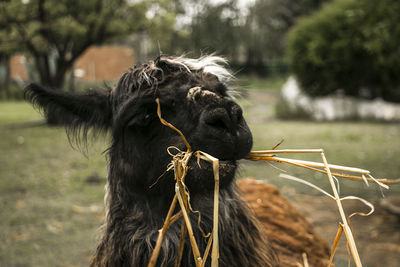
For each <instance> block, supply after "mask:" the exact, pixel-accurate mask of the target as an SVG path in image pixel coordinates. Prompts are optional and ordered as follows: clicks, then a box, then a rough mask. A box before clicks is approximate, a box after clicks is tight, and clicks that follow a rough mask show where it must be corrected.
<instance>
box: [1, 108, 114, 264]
mask: <svg viewBox="0 0 400 267" xmlns="http://www.w3.org/2000/svg"><path fill="white" fill-rule="evenodd" d="M40 118H41V117H40V114H38V113H37V112H36V111H34V110H33V109H32V108H31V106H30V105H28V104H26V103H23V102H20V103H0V151H1V154H0V202H1V206H2V208H1V209H0V266H87V265H88V262H89V257H90V254H91V252H92V251H93V249H94V248H95V235H96V229H97V227H98V226H99V225H100V221H101V207H102V199H103V195H104V190H103V188H104V183H101V184H94V185H93V184H88V183H86V182H85V180H86V178H87V176H89V175H91V174H93V173H98V174H99V175H100V176H102V177H105V175H106V171H105V170H106V162H105V159H104V157H103V156H102V155H101V152H102V151H103V150H104V149H105V148H106V147H107V145H106V144H105V141H104V139H100V140H98V141H97V142H94V143H93V146H91V149H90V150H89V151H90V152H89V157H88V158H85V157H84V156H83V154H82V153H81V152H79V151H76V150H73V149H72V148H71V147H70V145H69V143H68V139H67V137H66V135H65V131H64V129H62V128H56V127H47V126H43V125H42V126H40V125H39V126H32V125H30V124H29V123H28V122H32V121H37V120H38V119H40ZM13 121H14V122H16V123H15V124H14V125H13V126H11V125H10V123H11V122H13ZM23 122H24V123H23ZM26 123H28V124H26ZM74 205H75V206H83V207H86V206H90V205H96V206H99V210H100V211H99V212H84V213H79V212H76V211H74V209H73V207H74Z"/></svg>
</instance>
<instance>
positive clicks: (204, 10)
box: [189, 0, 241, 61]
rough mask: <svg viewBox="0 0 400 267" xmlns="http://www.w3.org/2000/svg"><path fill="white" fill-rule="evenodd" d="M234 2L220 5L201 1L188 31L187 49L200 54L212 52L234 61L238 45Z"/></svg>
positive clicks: (229, 0) (234, 0) (238, 31)
mask: <svg viewBox="0 0 400 267" xmlns="http://www.w3.org/2000/svg"><path fill="white" fill-rule="evenodd" d="M236 2H237V1H236V0H227V1H225V2H222V3H220V4H213V3H210V2H208V1H203V5H202V7H201V10H200V11H199V12H198V13H197V14H195V15H194V17H193V18H192V23H191V25H190V30H189V40H190V42H189V47H190V48H192V49H191V50H195V51H201V52H214V51H216V52H217V53H219V54H222V55H225V56H227V57H229V58H230V59H231V61H235V58H236V56H237V54H238V48H239V43H240V40H241V39H240V38H241V37H240V25H239V23H238V21H239V14H240V11H239V10H238V8H237V4H236Z"/></svg>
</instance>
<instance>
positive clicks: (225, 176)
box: [26, 56, 252, 193]
mask: <svg viewBox="0 0 400 267" xmlns="http://www.w3.org/2000/svg"><path fill="white" fill-rule="evenodd" d="M224 63H225V61H224V59H222V58H220V57H215V56H207V57H202V58H199V59H187V58H182V57H164V56H162V57H158V58H157V59H155V60H154V61H151V62H149V63H147V64H144V65H141V66H135V67H134V68H133V69H131V70H129V71H128V72H126V73H125V74H124V75H123V76H122V77H121V79H120V80H119V81H118V83H117V85H116V87H115V88H113V89H112V90H109V91H107V92H106V91H90V92H87V93H85V94H74V93H69V92H61V91H54V90H47V89H43V88H40V87H38V86H36V85H30V86H28V87H27V89H26V93H27V96H28V97H29V99H30V100H31V101H32V102H33V103H35V104H36V105H38V106H39V107H41V108H42V109H43V110H44V113H45V114H46V115H47V116H48V115H49V114H52V116H57V117H58V118H59V121H60V122H62V123H63V124H65V125H66V127H67V129H69V130H70V135H72V136H78V135H80V134H82V133H83V135H84V136H85V137H86V134H87V132H88V130H89V129H90V128H94V129H95V130H109V131H110V132H111V133H112V145H111V147H110V150H109V153H110V175H112V176H114V177H118V179H123V180H124V183H123V186H124V187H128V188H132V190H138V191H142V192H143V190H145V191H146V192H149V193H151V192H155V193H159V192H160V190H161V191H162V190H165V186H167V184H168V183H172V182H173V175H172V174H171V173H169V174H166V175H165V176H167V177H163V178H161V179H160V181H159V182H158V183H157V184H156V185H155V186H154V187H151V185H152V184H153V183H154V182H155V181H156V180H157V178H159V177H160V175H162V174H163V173H164V171H165V170H166V167H167V165H168V163H169V162H170V161H171V156H170V155H169V154H168V153H167V149H168V147H170V146H174V147H176V148H178V149H180V150H183V151H184V150H186V148H185V145H184V143H183V141H182V139H181V137H180V136H179V135H178V134H177V133H176V132H175V131H173V130H172V129H170V128H168V127H166V126H164V125H163V124H161V123H160V120H159V119H158V117H157V104H156V102H155V99H156V98H159V100H160V106H161V112H162V117H163V118H164V119H165V120H167V121H168V122H170V123H171V124H173V125H174V126H175V127H176V128H178V129H179V130H181V131H182V133H183V134H184V135H185V137H186V138H187V140H188V142H189V144H190V145H191V147H192V150H193V151H196V150H201V151H203V152H206V153H208V154H210V155H213V156H214V157H217V158H219V159H220V176H221V185H222V186H224V185H226V184H229V183H230V182H231V181H232V179H233V176H234V172H235V170H236V161H237V160H238V159H240V158H243V157H244V156H245V155H247V154H248V152H249V151H250V149H251V146H252V136H251V133H250V130H249V128H248V126H247V124H246V122H245V120H244V119H243V116H242V109H241V108H240V107H239V105H238V104H236V103H235V102H234V101H233V99H232V97H231V96H230V91H229V88H228V83H227V82H228V80H229V79H230V78H231V75H230V73H229V72H228V71H227V70H226V69H225V68H224V67H223V66H222V65H223V64H224ZM172 152H173V151H172ZM189 168H190V170H189V173H188V178H187V185H188V187H189V189H190V190H191V192H192V191H194V192H196V191H202V190H204V189H207V188H212V185H213V178H212V177H213V176H212V170H211V165H210V164H209V163H203V162H201V164H200V166H198V165H197V163H196V162H195V160H194V159H193V162H191V163H190V164H189ZM200 177H201V178H200ZM204 177H209V179H204ZM115 179H117V178H115ZM171 188H173V187H171Z"/></svg>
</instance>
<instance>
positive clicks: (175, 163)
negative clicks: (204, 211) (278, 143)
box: [147, 98, 219, 267]
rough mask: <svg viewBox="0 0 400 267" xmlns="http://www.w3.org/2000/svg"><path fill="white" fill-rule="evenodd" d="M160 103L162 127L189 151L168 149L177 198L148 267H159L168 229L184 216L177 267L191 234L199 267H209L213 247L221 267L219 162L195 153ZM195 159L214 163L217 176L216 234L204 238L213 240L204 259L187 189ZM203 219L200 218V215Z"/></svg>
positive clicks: (214, 264) (213, 256) (214, 258)
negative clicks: (219, 259)
mask: <svg viewBox="0 0 400 267" xmlns="http://www.w3.org/2000/svg"><path fill="white" fill-rule="evenodd" d="M156 102H157V115H158V117H159V119H160V121H161V123H162V124H164V125H165V126H168V127H170V128H171V129H173V130H174V131H176V132H177V133H178V134H179V135H180V136H181V138H182V140H183V142H184V143H185V145H186V151H181V150H179V149H178V148H176V147H170V148H168V153H169V154H170V155H171V156H172V162H171V164H170V166H169V167H168V168H167V171H168V170H171V169H173V170H174V177H175V196H174V198H173V200H172V203H171V205H170V208H169V211H168V214H167V217H166V218H165V222H164V225H163V227H162V228H161V229H160V230H159V233H158V237H157V241H156V246H155V247H154V250H153V253H152V255H151V258H150V261H149V264H148V265H147V266H148V267H153V266H155V264H156V262H157V258H158V254H159V253H160V248H161V245H162V242H163V240H164V237H165V234H166V231H167V229H168V227H169V226H170V225H172V224H173V223H174V222H175V221H176V220H177V219H178V218H179V217H181V216H183V223H182V226H181V237H180V241H179V247H178V255H177V257H176V260H175V266H180V263H181V260H182V254H183V248H184V244H185V238H186V232H187V233H188V235H189V241H190V245H191V246H192V252H193V258H194V262H195V264H196V267H203V266H205V263H206V261H207V258H208V254H209V251H210V248H211V244H212V249H211V266H212V267H217V266H218V257H219V246H218V198H219V160H218V159H217V158H214V157H213V156H211V155H208V154H207V153H204V152H202V151H195V152H193V151H192V148H191V147H190V145H189V143H188V142H187V140H186V138H185V136H184V135H183V134H182V132H181V131H180V130H179V129H177V128H176V127H175V126H173V125H172V124H170V123H169V122H167V121H165V120H164V119H163V118H162V117H161V107H160V102H159V99H158V98H157V99H156ZM172 149H175V150H176V151H177V153H176V154H173V153H171V150H172ZM193 156H195V157H196V158H197V162H198V163H199V162H200V160H206V161H209V162H211V163H212V166H213V173H214V182H215V187H214V214H213V232H212V235H210V236H209V235H206V234H204V236H205V237H207V236H209V239H208V243H207V247H206V249H205V251H204V254H203V256H201V254H200V250H199V247H198V245H197V241H196V239H195V237H194V234H193V228H192V224H191V222H190V218H189V213H190V212H196V211H193V210H192V208H191V206H190V194H189V191H188V189H187V187H186V185H185V177H186V174H187V171H188V163H189V160H190V159H191V158H192V157H193ZM177 202H178V203H179V206H180V209H181V210H180V211H179V212H178V213H176V214H175V215H172V213H173V212H174V210H175V207H176V204H177ZM199 218H200V215H199ZM199 225H200V223H199Z"/></svg>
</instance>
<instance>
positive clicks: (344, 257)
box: [282, 190, 400, 267]
mask: <svg viewBox="0 0 400 267" xmlns="http://www.w3.org/2000/svg"><path fill="white" fill-rule="evenodd" d="M282 193H283V194H284V195H285V196H287V197H288V198H289V199H290V200H291V203H292V204H293V205H294V206H295V207H296V208H297V209H298V210H299V211H300V212H301V213H302V214H303V215H305V216H306V218H307V219H308V220H310V221H311V223H312V224H313V225H314V227H315V230H316V231H317V232H318V233H319V234H320V235H321V236H322V237H323V238H325V239H326V240H327V241H328V243H329V244H332V242H333V239H334V237H335V235H336V232H337V227H338V223H337V222H339V213H338V211H337V207H336V204H335V202H334V201H332V200H331V199H329V198H328V197H318V196H309V195H302V194H297V193H295V192H294V191H290V190H289V191H286V192H282ZM399 200H400V198H399ZM372 203H373V204H374V206H375V212H374V213H373V214H372V215H370V216H368V217H362V216H354V217H352V219H351V226H352V229H353V234H354V237H355V240H356V245H357V248H358V250H359V253H360V257H361V260H362V263H363V265H364V266H371V267H375V266H376V267H380V266H385V267H398V266H400V217H399V216H396V215H394V214H391V213H389V212H388V211H387V210H385V209H384V208H383V207H382V206H381V205H380V204H379V203H380V201H379V200H375V201H373V202H372ZM344 207H345V210H346V214H347V215H349V214H351V213H353V212H357V211H363V212H368V208H367V207H366V206H365V205H364V204H362V203H361V202H359V201H356V200H349V201H346V202H345V204H344ZM344 240H345V236H344V235H343V236H342V240H341V243H340V247H339V249H338V252H337V254H336V258H335V259H336V261H335V262H336V266H338V267H340V266H347V262H348V253H347V250H346V244H345V242H344ZM352 266H354V265H352Z"/></svg>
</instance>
